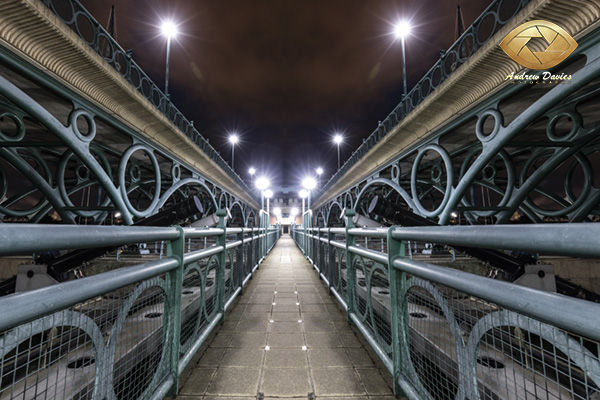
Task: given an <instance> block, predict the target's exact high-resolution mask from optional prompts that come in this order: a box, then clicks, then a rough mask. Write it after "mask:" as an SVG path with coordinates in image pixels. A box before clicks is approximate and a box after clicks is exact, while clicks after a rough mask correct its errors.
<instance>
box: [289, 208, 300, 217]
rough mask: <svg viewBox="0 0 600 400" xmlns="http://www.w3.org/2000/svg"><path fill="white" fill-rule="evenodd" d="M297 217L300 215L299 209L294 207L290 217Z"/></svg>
mask: <svg viewBox="0 0 600 400" xmlns="http://www.w3.org/2000/svg"><path fill="white" fill-rule="evenodd" d="M296 215H298V209H297V208H296V207H294V208H292V210H291V211H290V216H292V217H295V216H296Z"/></svg>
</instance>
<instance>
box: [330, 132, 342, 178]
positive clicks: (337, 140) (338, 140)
mask: <svg viewBox="0 0 600 400" xmlns="http://www.w3.org/2000/svg"><path fill="white" fill-rule="evenodd" d="M343 141H344V138H343V136H342V135H340V134H336V135H335V136H334V137H333V142H334V143H335V144H336V145H337V151H338V152H337V153H338V167H337V169H338V170H339V169H340V144H341V143H342V142H343Z"/></svg>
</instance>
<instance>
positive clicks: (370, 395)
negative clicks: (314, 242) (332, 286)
mask: <svg viewBox="0 0 600 400" xmlns="http://www.w3.org/2000/svg"><path fill="white" fill-rule="evenodd" d="M282 255H286V256H287V255H289V259H291V261H292V262H291V263H289V262H287V263H282V262H281V260H282V259H284V258H286V257H282ZM286 259H287V258H286ZM272 303H276V304H275V305H273V304H272ZM296 303H300V304H299V305H297V304H296ZM299 320H300V321H301V322H298V321H299ZM270 321H273V322H270ZM212 337H213V338H212V341H209V342H207V344H205V345H204V346H203V348H202V349H201V350H200V352H201V354H202V356H201V357H200V358H199V361H197V362H196V365H194V366H193V370H192V372H191V374H190V379H188V380H187V382H185V384H184V386H183V388H182V389H181V391H180V394H179V397H180V398H182V399H184V400H192V399H194V400H250V399H252V400H254V399H256V398H257V395H258V394H259V392H260V393H262V395H263V396H264V398H265V399H273V400H274V399H276V398H277V399H290V398H294V397H295V398H307V397H308V394H309V393H310V392H314V393H315V395H316V396H317V399H319V398H321V399H323V400H341V399H349V400H367V399H369V400H391V399H392V398H394V397H393V393H392V390H391V388H390V383H391V380H389V379H388V381H386V379H384V377H383V375H382V372H380V371H379V370H378V369H376V368H375V366H376V365H379V366H380V365H381V363H377V362H376V361H377V360H375V362H374V360H373V359H372V356H371V355H369V353H368V352H367V351H366V349H365V347H364V346H365V342H364V341H361V340H359V338H358V337H357V336H356V331H355V330H353V328H352V326H351V325H349V324H348V323H347V318H346V315H345V312H344V311H343V309H342V308H341V307H339V306H337V304H336V303H334V298H333V297H332V296H330V295H329V293H328V289H327V288H326V287H325V285H324V283H323V281H322V280H319V279H318V275H317V273H316V272H315V270H314V269H313V268H312V266H311V265H310V264H309V263H308V262H307V261H306V259H305V258H304V257H303V256H302V254H301V253H300V252H299V251H298V250H297V248H296V247H295V245H294V243H293V241H292V240H291V239H290V238H289V237H283V238H282V239H280V241H279V243H278V244H277V246H275V248H274V249H273V250H272V252H271V254H270V255H269V257H268V258H267V262H265V263H263V264H262V265H261V267H260V269H259V270H257V273H255V275H254V276H253V279H251V280H250V281H249V284H248V286H247V287H246V288H245V289H244V294H243V296H242V297H241V298H239V299H238V300H236V301H235V302H234V304H233V307H232V309H231V310H229V311H228V312H227V313H226V316H225V323H224V324H223V325H221V326H220V327H219V328H217V333H216V335H213V336H212ZM209 339H210V338H209ZM383 374H387V371H383ZM388 375H389V374H388ZM387 378H391V377H389V376H388V377H387Z"/></svg>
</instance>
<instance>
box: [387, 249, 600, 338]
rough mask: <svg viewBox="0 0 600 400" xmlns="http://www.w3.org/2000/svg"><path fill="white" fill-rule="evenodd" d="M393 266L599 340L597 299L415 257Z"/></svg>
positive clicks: (599, 312)
mask: <svg viewBox="0 0 600 400" xmlns="http://www.w3.org/2000/svg"><path fill="white" fill-rule="evenodd" d="M394 268H396V269H398V270H400V271H404V272H406V273H408V274H411V275H415V276H418V277H419V278H423V279H426V280H429V281H432V282H436V283H440V284H443V285H444V286H448V287H451V288H453V289H456V290H459V291H461V292H464V293H467V294H470V295H473V296H477V297H479V298H482V299H484V300H487V301H490V302H493V303H496V304H498V305H499V306H501V307H504V308H507V309H510V310H513V311H516V312H518V313H520V314H524V315H527V316H529V317H533V318H536V319H539V320H540V321H543V322H546V323H549V324H552V325H555V326H557V327H559V328H562V329H565V330H567V331H571V332H574V333H577V334H580V335H583V336H587V337H589V338H591V339H594V340H598V341H600V319H598V318H590V316H593V315H600V304H598V303H593V302H590V301H585V300H580V299H576V298H573V297H567V296H563V295H559V294H555V293H551V292H544V291H541V290H536V289H531V288H528V287H525V286H519V285H515V284H513V283H509V282H503V281H498V280H491V279H490V278H486V277H483V276H478V275H474V274H470V273H467V272H462V271H458V270H454V269H450V268H444V267H439V266H436V265H432V264H428V263H425V262H420V261H415V260H409V259H401V258H396V259H395V260H394Z"/></svg>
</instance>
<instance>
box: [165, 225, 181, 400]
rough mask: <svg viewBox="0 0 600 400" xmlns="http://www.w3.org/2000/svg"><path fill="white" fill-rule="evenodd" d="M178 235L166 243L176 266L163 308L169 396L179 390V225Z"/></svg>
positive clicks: (169, 274)
mask: <svg viewBox="0 0 600 400" xmlns="http://www.w3.org/2000/svg"><path fill="white" fill-rule="evenodd" d="M177 230H178V231H179V237H178V238H177V239H176V240H173V241H171V242H168V243H167V256H168V257H174V258H176V259H177V262H178V264H179V265H178V267H177V268H176V269H174V270H172V271H170V272H168V273H167V277H166V278H167V282H168V287H169V291H170V292H171V301H170V302H168V303H167V304H169V305H170V307H169V309H168V310H165V314H166V315H165V317H164V318H165V319H166V329H165V334H163V337H165V338H166V340H167V343H165V345H166V346H167V347H168V348H170V349H171V350H170V357H169V364H168V365H169V373H170V374H171V375H172V376H173V386H171V389H170V390H169V396H176V395H177V392H178V390H179V346H180V336H181V292H182V291H183V270H184V269H185V265H184V263H183V256H184V252H185V232H184V230H183V228H181V227H180V226H178V227H177Z"/></svg>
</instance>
